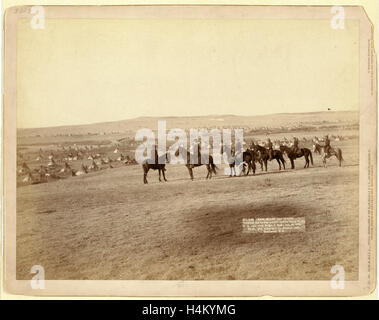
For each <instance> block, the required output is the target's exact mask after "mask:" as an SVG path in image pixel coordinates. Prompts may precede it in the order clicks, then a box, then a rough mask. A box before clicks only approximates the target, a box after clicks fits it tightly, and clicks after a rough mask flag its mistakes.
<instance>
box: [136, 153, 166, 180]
mask: <svg viewBox="0 0 379 320" xmlns="http://www.w3.org/2000/svg"><path fill="white" fill-rule="evenodd" d="M159 158H160V159H164V162H163V161H161V162H163V163H159V162H160V161H159ZM155 160H156V161H155V163H149V162H148V161H147V160H146V161H145V162H144V163H143V164H142V169H143V183H144V184H147V173H148V172H149V170H150V169H152V170H158V173H159V182H162V180H161V173H162V174H163V179H164V181H166V182H167V179H166V175H165V171H166V160H168V154H167V153H165V154H163V155H161V156H160V157H158V154H157V151H155Z"/></svg>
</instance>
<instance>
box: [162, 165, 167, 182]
mask: <svg viewBox="0 0 379 320" xmlns="http://www.w3.org/2000/svg"><path fill="white" fill-rule="evenodd" d="M165 171H166V170H165V168H164V167H163V169H162V173H163V180H164V181H167V179H166V174H165V173H164V172H165Z"/></svg>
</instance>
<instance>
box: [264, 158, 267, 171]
mask: <svg viewBox="0 0 379 320" xmlns="http://www.w3.org/2000/svg"><path fill="white" fill-rule="evenodd" d="M264 164H265V171H266V172H267V159H265V160H264Z"/></svg>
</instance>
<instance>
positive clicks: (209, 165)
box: [175, 147, 218, 181]
mask: <svg viewBox="0 0 379 320" xmlns="http://www.w3.org/2000/svg"><path fill="white" fill-rule="evenodd" d="M179 154H181V155H183V154H187V163H186V164H185V166H186V167H187V169H188V173H189V175H190V178H191V180H192V181H193V179H194V177H193V169H194V168H196V167H200V166H202V165H205V166H206V168H207V171H208V172H207V176H206V178H205V179H211V178H212V173H214V174H217V169H218V168H217V166H216V165H215V164H214V162H213V157H212V156H211V155H210V156H209V161H208V163H205V164H204V163H201V161H200V159H201V153H200V151H199V154H198V160H199V161H198V163H197V164H193V163H191V154H190V152H189V151H187V150H186V149H185V148H183V147H179V148H178V149H177V150H176V152H175V156H176V157H177V156H179Z"/></svg>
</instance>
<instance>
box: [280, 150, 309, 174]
mask: <svg viewBox="0 0 379 320" xmlns="http://www.w3.org/2000/svg"><path fill="white" fill-rule="evenodd" d="M280 150H281V151H282V152H283V153H286V154H287V157H288V159H290V161H291V169H295V160H296V159H297V158H301V157H304V159H305V165H304V168H309V158H310V159H311V163H312V166H313V156H312V152H311V150H309V149H308V148H301V149H299V150H298V151H297V152H295V151H294V150H293V149H292V148H290V147H287V146H280Z"/></svg>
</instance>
